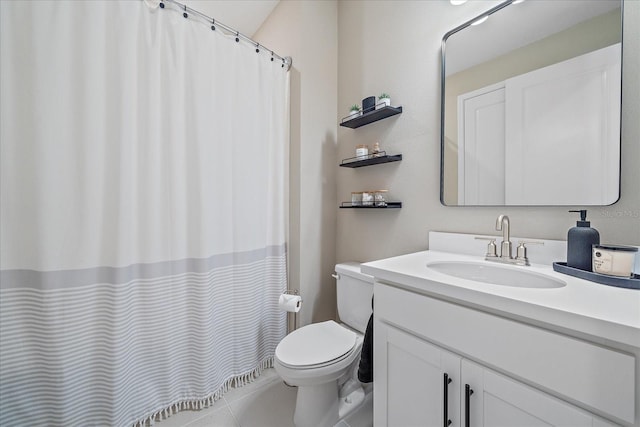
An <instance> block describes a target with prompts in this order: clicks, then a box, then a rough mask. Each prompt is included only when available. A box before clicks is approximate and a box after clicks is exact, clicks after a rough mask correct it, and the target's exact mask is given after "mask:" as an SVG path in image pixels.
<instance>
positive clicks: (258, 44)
mask: <svg viewBox="0 0 640 427" xmlns="http://www.w3.org/2000/svg"><path fill="white" fill-rule="evenodd" d="M256 53H260V43H256Z"/></svg>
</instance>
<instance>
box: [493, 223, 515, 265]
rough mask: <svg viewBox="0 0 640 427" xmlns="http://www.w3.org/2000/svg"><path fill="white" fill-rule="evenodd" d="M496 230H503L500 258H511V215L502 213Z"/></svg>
mask: <svg viewBox="0 0 640 427" xmlns="http://www.w3.org/2000/svg"><path fill="white" fill-rule="evenodd" d="M496 230H498V231H502V244H501V245H500V258H502V259H511V258H513V256H512V251H511V240H509V217H508V216H506V215H500V216H499V217H498V219H497V220H496Z"/></svg>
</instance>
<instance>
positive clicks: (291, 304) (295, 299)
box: [278, 294, 302, 313]
mask: <svg viewBox="0 0 640 427" xmlns="http://www.w3.org/2000/svg"><path fill="white" fill-rule="evenodd" d="M278 307H280V310H283V311H290V312H292V313H297V312H299V311H300V308H301V307H302V297H301V296H300V295H289V294H282V295H280V299H279V300H278Z"/></svg>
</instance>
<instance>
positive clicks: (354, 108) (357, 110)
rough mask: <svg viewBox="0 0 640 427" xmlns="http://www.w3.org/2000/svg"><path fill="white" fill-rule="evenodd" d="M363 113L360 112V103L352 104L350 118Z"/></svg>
mask: <svg viewBox="0 0 640 427" xmlns="http://www.w3.org/2000/svg"><path fill="white" fill-rule="evenodd" d="M360 114H361V112H360V106H359V105H358V104H353V105H352V106H351V109H350V110H349V118H350V119H352V118H354V117H357V116H359V115H360Z"/></svg>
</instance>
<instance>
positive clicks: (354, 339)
mask: <svg viewBox="0 0 640 427" xmlns="http://www.w3.org/2000/svg"><path fill="white" fill-rule="evenodd" d="M336 273H337V274H336V276H334V277H335V278H336V286H337V289H336V294H337V301H338V316H339V318H340V322H341V323H336V322H334V321H333V320H329V321H326V322H321V323H313V324H310V325H307V326H303V327H302V328H300V329H297V330H295V331H293V332H291V333H290V334H289V335H287V336H286V337H285V338H284V339H283V340H282V341H280V343H279V344H278V346H277V347H276V354H275V362H274V365H275V369H276V372H278V374H279V375H280V377H281V378H282V379H283V380H284V381H285V382H286V383H287V384H289V385H294V386H298V396H297V398H296V409H295V414H294V417H293V422H294V423H295V425H296V427H307V426H308V427H324V426H326V427H333V426H334V425H335V424H337V423H338V422H339V421H340V420H342V419H344V418H345V417H347V416H349V415H350V414H351V413H352V412H353V411H354V410H356V409H359V408H361V407H362V405H363V402H364V401H365V400H367V399H369V400H370V398H371V396H370V393H371V391H372V388H373V387H372V384H367V385H365V386H364V387H363V384H362V383H360V381H358V377H357V373H358V365H359V361H360V352H361V349H362V342H363V340H364V333H365V330H366V328H367V322H368V321H369V317H370V316H371V298H372V295H373V277H371V276H369V275H366V274H362V273H361V272H360V264H359V263H355V262H352V263H344V264H337V265H336Z"/></svg>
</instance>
